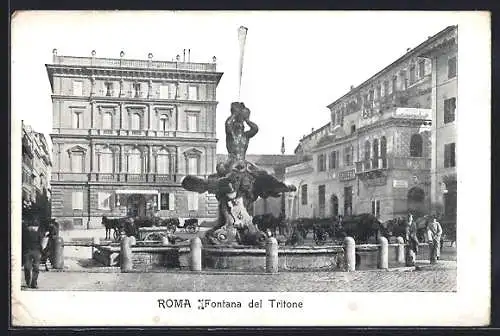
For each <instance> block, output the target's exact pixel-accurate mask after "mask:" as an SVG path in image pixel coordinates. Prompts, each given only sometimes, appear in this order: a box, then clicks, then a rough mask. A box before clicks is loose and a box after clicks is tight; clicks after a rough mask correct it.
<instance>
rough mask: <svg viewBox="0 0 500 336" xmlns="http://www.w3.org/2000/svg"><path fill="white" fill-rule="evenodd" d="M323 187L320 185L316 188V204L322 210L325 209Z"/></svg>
mask: <svg viewBox="0 0 500 336" xmlns="http://www.w3.org/2000/svg"><path fill="white" fill-rule="evenodd" d="M325 193H326V192H325V185H324V184H322V185H320V186H318V198H319V199H318V202H319V207H320V208H324V207H325Z"/></svg>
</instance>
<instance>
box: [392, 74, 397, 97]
mask: <svg viewBox="0 0 500 336" xmlns="http://www.w3.org/2000/svg"><path fill="white" fill-rule="evenodd" d="M396 91H398V76H394V77H392V93H394V92H396Z"/></svg>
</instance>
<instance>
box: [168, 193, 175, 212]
mask: <svg viewBox="0 0 500 336" xmlns="http://www.w3.org/2000/svg"><path fill="white" fill-rule="evenodd" d="M168 210H175V194H174V193H169V194H168Z"/></svg>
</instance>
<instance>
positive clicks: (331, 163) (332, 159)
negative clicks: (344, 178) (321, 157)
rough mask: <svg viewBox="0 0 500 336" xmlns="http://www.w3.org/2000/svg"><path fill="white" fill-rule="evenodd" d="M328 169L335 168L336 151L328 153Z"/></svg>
mask: <svg viewBox="0 0 500 336" xmlns="http://www.w3.org/2000/svg"><path fill="white" fill-rule="evenodd" d="M328 168H329V169H335V168H337V151H333V152H331V153H330V161H329V164H328Z"/></svg>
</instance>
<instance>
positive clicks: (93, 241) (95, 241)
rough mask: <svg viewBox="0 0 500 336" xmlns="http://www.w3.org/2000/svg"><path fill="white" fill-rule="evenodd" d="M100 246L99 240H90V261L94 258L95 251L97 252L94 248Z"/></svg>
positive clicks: (96, 238) (97, 238)
mask: <svg viewBox="0 0 500 336" xmlns="http://www.w3.org/2000/svg"><path fill="white" fill-rule="evenodd" d="M100 244H101V240H100V239H99V237H94V238H92V255H91V256H90V258H91V259H92V258H94V253H95V251H97V248H96V246H98V245H100Z"/></svg>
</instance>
